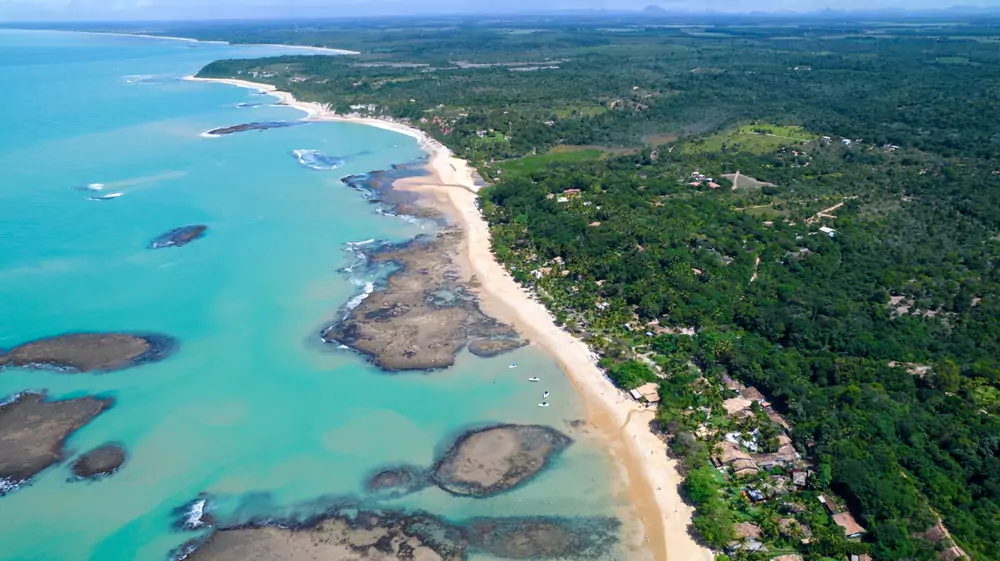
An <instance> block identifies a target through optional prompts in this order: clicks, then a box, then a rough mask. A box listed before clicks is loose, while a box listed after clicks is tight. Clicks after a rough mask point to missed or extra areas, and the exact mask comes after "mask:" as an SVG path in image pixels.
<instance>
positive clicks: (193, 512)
mask: <svg viewBox="0 0 1000 561" xmlns="http://www.w3.org/2000/svg"><path fill="white" fill-rule="evenodd" d="M207 504H208V501H206V500H205V499H201V500H200V501H195V502H193V503H191V508H189V509H188V511H187V516H185V517H184V526H185V527H186V528H191V529H194V528H200V527H202V526H204V525H205V523H204V522H203V521H202V520H201V517H202V516H203V515H204V514H205V506H206V505H207Z"/></svg>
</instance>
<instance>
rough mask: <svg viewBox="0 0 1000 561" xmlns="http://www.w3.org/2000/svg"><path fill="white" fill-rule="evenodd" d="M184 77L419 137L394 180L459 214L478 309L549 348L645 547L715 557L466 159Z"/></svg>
mask: <svg viewBox="0 0 1000 561" xmlns="http://www.w3.org/2000/svg"><path fill="white" fill-rule="evenodd" d="M187 79H188V80H194V81H204V82H217V83H224V84H229V85H233V86H239V87H244V88H251V89H255V90H258V91H262V92H267V93H269V94H271V95H274V96H275V97H277V98H279V99H280V100H281V103H282V104H284V105H288V106H289V107H293V108H296V109H299V110H301V111H304V112H305V113H306V117H305V119H307V120H315V121H344V122H352V123H360V124H365V125H369V126H375V127H379V128H383V129H388V130H392V131H395V132H398V133H401V134H405V135H407V136H410V137H413V138H416V139H417V140H418V141H419V142H420V145H421V147H422V148H423V149H424V151H426V152H427V154H428V156H429V159H428V162H427V164H426V170H427V175H426V176H421V177H413V178H408V179H404V180H400V181H397V182H396V184H395V185H394V186H395V187H397V188H400V189H404V190H410V191H415V192H418V193H421V194H423V195H425V196H426V197H427V198H428V199H429V202H430V203H431V204H435V205H436V206H438V207H439V208H442V209H443V210H445V211H446V212H447V213H448V214H450V215H451V216H452V217H453V218H455V219H456V220H457V222H458V224H459V225H460V226H461V227H462V229H463V230H464V232H465V237H466V243H465V247H464V254H465V255H464V259H465V260H466V261H467V265H468V268H469V272H470V274H471V275H474V276H475V280H476V281H477V282H478V286H479V288H478V293H479V294H478V295H479V297H480V299H481V305H482V309H483V311H484V312H485V313H487V314H488V315H490V316H492V317H494V318H496V319H498V320H500V321H503V322H506V323H509V324H511V325H513V326H514V327H515V328H516V329H517V330H518V331H519V332H520V333H521V334H522V335H523V336H524V337H525V338H526V339H528V340H529V341H530V342H531V343H532V344H535V345H537V346H539V347H540V348H542V349H544V350H546V351H547V352H549V353H550V354H551V355H552V356H553V357H555V358H556V360H557V361H558V362H559V364H560V366H561V367H562V368H563V370H564V371H565V372H566V374H567V375H568V376H569V378H570V380H572V382H573V385H574V386H575V387H576V389H577V390H578V391H579V393H580V395H581V397H582V399H583V402H584V405H585V408H586V411H587V416H588V420H589V421H590V422H591V423H592V424H593V425H594V426H595V427H597V428H598V429H599V430H600V431H601V432H602V433H603V434H604V436H605V437H606V438H607V440H608V442H609V443H610V446H611V451H612V453H613V454H614V455H615V457H616V459H617V460H618V464H619V465H621V466H622V467H623V472H624V473H623V475H624V476H625V477H626V479H627V487H628V489H627V491H628V495H629V499H630V502H631V503H633V504H634V505H635V507H636V509H637V510H638V512H639V515H640V516H641V518H642V523H643V526H644V528H645V534H646V541H647V542H648V543H647V544H646V545H647V546H648V548H649V550H650V551H651V552H652V554H653V557H654V558H655V559H656V560H657V561H667V560H669V561H711V560H712V559H713V555H712V553H711V551H710V550H708V549H706V548H704V547H702V546H700V545H698V544H697V543H696V542H695V541H694V539H693V538H692V537H691V536H690V535H689V533H688V527H689V525H690V521H691V516H692V513H693V509H692V508H691V507H689V506H687V505H686V504H684V502H683V501H682V500H681V498H680V494H679V484H680V482H681V477H680V474H679V473H678V471H677V465H676V462H675V461H674V460H672V459H670V458H669V457H668V456H667V446H666V443H665V442H664V441H663V440H661V438H660V437H659V436H658V435H657V434H655V433H653V432H652V431H651V430H650V426H649V425H650V422H651V421H652V420H653V419H654V416H655V413H654V410H653V409H647V408H645V407H644V406H641V405H639V404H637V403H636V402H635V401H633V400H632V399H631V398H628V397H626V395H625V394H624V393H623V392H621V391H620V390H618V389H617V388H615V387H614V385H613V384H612V383H611V381H610V380H608V379H607V378H606V377H605V376H604V374H603V372H602V371H601V370H600V369H599V368H598V367H597V365H596V364H595V363H594V355H593V354H592V353H591V351H590V349H589V348H588V347H587V346H586V344H584V343H583V342H582V341H580V340H578V339H576V338H575V337H573V336H572V335H570V334H569V333H567V332H566V331H564V330H562V329H561V328H559V327H558V326H556V324H555V322H554V321H553V318H552V316H551V314H550V313H549V311H548V310H547V309H546V308H545V307H544V306H543V305H542V304H540V303H539V302H537V301H536V300H535V299H534V298H533V297H532V295H531V294H530V293H529V292H527V291H526V290H524V289H523V288H522V287H521V286H520V285H518V284H517V283H516V282H515V281H514V279H513V278H512V277H511V276H510V275H509V274H508V273H507V271H506V270H505V269H504V268H503V267H502V266H501V265H500V264H499V263H498V262H497V261H496V260H495V259H494V256H493V253H492V251H491V245H490V232H489V226H488V225H487V223H486V221H485V220H484V219H483V217H482V215H481V213H480V212H479V209H478V208H477V206H476V200H477V195H476V191H477V190H478V187H477V186H476V181H475V179H474V177H475V172H474V170H473V168H472V167H471V166H470V165H469V164H468V163H467V162H465V161H464V160H461V159H459V158H456V157H455V156H454V155H453V154H452V153H451V151H450V150H448V149H447V148H446V147H445V146H443V145H442V144H440V143H439V142H437V141H435V140H433V139H431V138H429V137H428V136H427V135H425V134H424V133H423V132H422V131H420V130H418V129H415V128H412V127H409V126H407V125H406V124H405V123H399V122H394V121H388V120H382V119H374V118H365V117H359V116H351V115H336V114H334V113H333V112H332V111H330V109H329V108H328V107H325V106H323V105H320V104H317V103H310V102H302V101H299V100H296V99H295V98H294V97H293V96H292V95H291V94H289V93H287V92H282V91H279V90H277V89H276V88H275V87H274V86H270V85H266V84H258V83H254V82H248V81H244V80H232V79H207V78H194V77H189V78H187Z"/></svg>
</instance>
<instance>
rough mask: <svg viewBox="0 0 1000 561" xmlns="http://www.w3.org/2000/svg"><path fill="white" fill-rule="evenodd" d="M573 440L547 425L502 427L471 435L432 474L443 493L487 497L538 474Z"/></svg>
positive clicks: (461, 438)
mask: <svg viewBox="0 0 1000 561" xmlns="http://www.w3.org/2000/svg"><path fill="white" fill-rule="evenodd" d="M571 442H572V440H571V439H570V438H569V437H568V436H566V435H564V434H562V433H561V432H559V431H557V430H555V429H553V428H551V427H546V426H543V425H499V426H495V427H490V428H485V429H479V430H474V431H471V432H467V433H465V434H464V435H462V436H461V437H459V439H458V440H457V441H456V442H455V444H454V446H452V447H451V448H450V449H449V450H448V451H447V452H446V453H445V454H444V456H443V457H442V458H441V459H440V460H439V461H438V462H437V464H435V466H434V468H433V469H432V470H431V478H432V479H433V480H434V482H435V483H436V484H437V485H438V486H439V487H441V488H442V489H444V490H446V491H448V492H450V493H453V494H456V495H470V496H474V497H485V496H489V495H495V494H497V493H501V492H503V491H506V490H508V489H511V488H513V487H516V486H517V485H520V484H522V483H524V482H525V481H527V480H529V479H531V478H532V477H534V476H535V475H537V474H538V472H540V471H541V470H542V469H543V468H545V466H546V465H548V463H549V462H550V461H551V460H552V458H553V457H554V456H555V455H556V454H558V453H559V452H561V451H562V450H563V449H564V448H566V447H567V446H569V445H570V443H571Z"/></svg>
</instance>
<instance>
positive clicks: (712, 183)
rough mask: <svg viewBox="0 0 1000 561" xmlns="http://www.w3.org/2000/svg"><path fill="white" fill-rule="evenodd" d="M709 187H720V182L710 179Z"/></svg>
mask: <svg viewBox="0 0 1000 561" xmlns="http://www.w3.org/2000/svg"><path fill="white" fill-rule="evenodd" d="M708 188H709V189H718V188H719V184H718V183H716V182H714V181H709V182H708Z"/></svg>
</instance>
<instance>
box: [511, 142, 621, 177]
mask: <svg viewBox="0 0 1000 561" xmlns="http://www.w3.org/2000/svg"><path fill="white" fill-rule="evenodd" d="M562 148H564V149H563V150H559V151H556V150H552V151H550V152H547V153H545V154H538V155H536V156H525V157H523V158H517V159H514V160H507V161H505V162H500V163H497V164H496V167H497V169H500V170H503V173H504V175H507V176H510V175H518V174H531V173H533V172H535V171H538V170H541V169H545V167H546V166H548V165H549V163H551V162H560V163H567V162H569V163H572V162H583V161H586V160H596V159H598V158H600V157H601V156H602V155H603V153H602V152H601V151H600V150H596V149H593V148H585V147H572V146H566V147H562ZM573 148H579V149H573Z"/></svg>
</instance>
